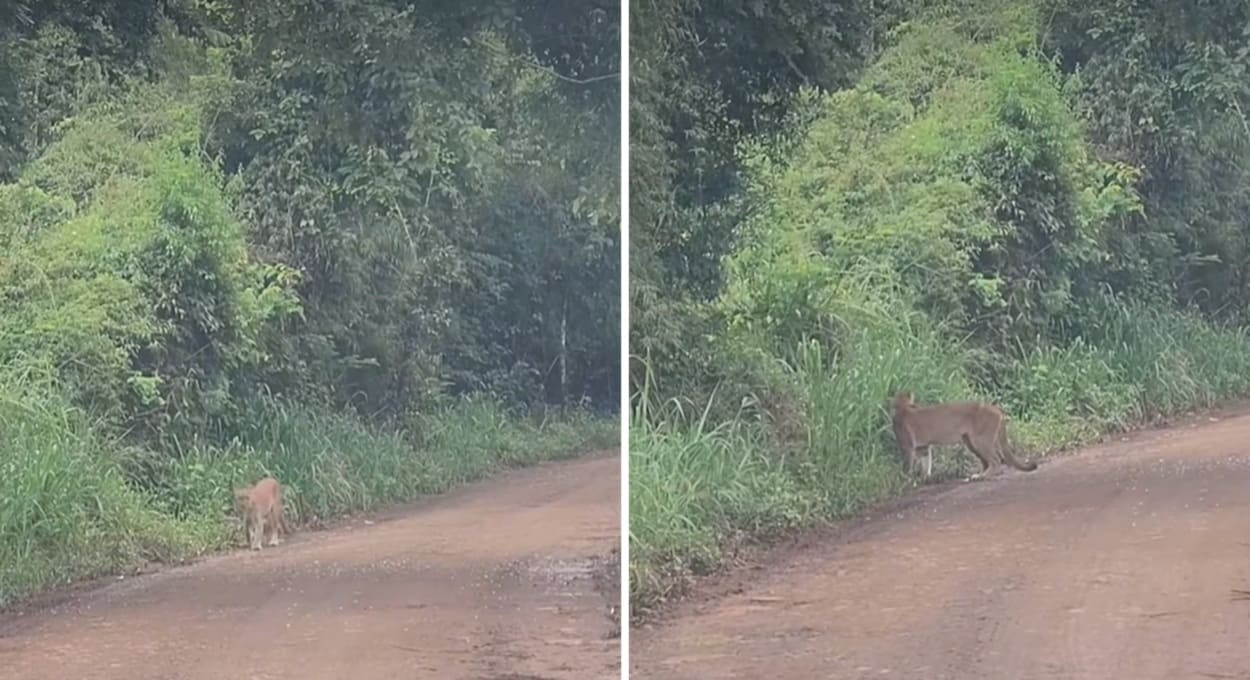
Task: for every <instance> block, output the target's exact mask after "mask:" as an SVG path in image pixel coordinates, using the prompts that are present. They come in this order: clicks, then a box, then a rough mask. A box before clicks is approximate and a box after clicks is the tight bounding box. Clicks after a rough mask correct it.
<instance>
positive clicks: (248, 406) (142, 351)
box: [0, 0, 621, 604]
mask: <svg viewBox="0 0 1250 680" xmlns="http://www.w3.org/2000/svg"><path fill="white" fill-rule="evenodd" d="M619 13H620V7H619V4H617V3H601V2H555V3H540V2H525V1H513V0H490V1H488V2H476V3H453V2H428V3H419V4H412V3H407V2H395V1H393V0H339V1H336V2H325V1H323V0H275V1H273V2H263V3H254V2H242V1H241V0H162V1H156V0H146V1H145V0H104V1H102V2H83V1H82V0H39V1H35V0H16V1H10V2H5V3H0V604H3V603H4V602H6V601H9V600H12V599H13V598H15V597H20V596H23V595H25V594H28V593H31V592H34V591H36V590H39V589H41V588H45V587H48V586H50V585H54V584H56V583H61V582H64V581H66V580H71V579H78V578H85V577H90V576H93V575H97V574H103V573H110V572H117V571H120V570H125V569H130V568H133V567H137V566H141V565H142V564H144V563H146V562H150V561H162V560H164V561H167V560H178V559H182V558H185V557H187V556H190V555H194V554H198V553H200V552H202V551H205V550H209V549H212V548H216V547H220V546H223V545H226V544H228V543H229V542H230V541H231V540H233V538H235V537H236V536H235V534H234V531H235V527H234V526H233V525H232V524H231V523H230V522H229V521H228V518H229V515H228V510H229V506H230V500H231V497H230V491H231V489H232V488H234V487H236V486H240V485H242V484H246V483H251V482H253V481H255V480H256V479H257V478H258V477H259V476H260V475H262V474H264V473H272V474H275V475H276V476H277V477H278V478H279V479H280V480H281V481H282V482H283V483H284V484H286V485H287V486H288V498H289V499H290V501H289V503H290V505H291V506H292V508H291V511H292V514H293V515H294V516H296V517H297V518H298V520H299V521H301V522H304V523H315V522H318V521H321V520H324V519H325V518H327V517H330V516H333V515H335V514H337V513H343V512H349V511H357V510H362V509H368V508H372V507H375V506H377V505H379V504H381V503H387V502H394V501H400V500H406V499H410V498H413V497H416V496H418V495H421V494H426V493H435V492H438V491H441V490H443V489H446V488H448V487H449V486H452V485H454V484H458V483H461V482H464V481H466V480H470V479H474V478H477V477H480V476H482V475H484V474H486V473H488V472H489V471H491V470H492V469H495V468H497V467H499V466H504V465H515V464H522V463H525V462H528V461H534V460H539V459H542V458H547V457H552V456H559V455H572V454H573V453H576V452H578V451H583V450H585V449H586V448H588V447H592V446H595V447H598V446H606V445H609V444H611V443H612V442H614V441H616V439H617V432H618V429H619V428H618V425H617V420H616V417H615V416H613V415H612V412H613V411H615V410H617V409H618V408H619V407H618V403H619V380H620V373H619V370H620V369H619V351H620V330H619V322H618V319H619V314H620V304H619V295H620V272H619V261H620V250H619V249H620V238H619V229H620V225H619V212H620V211H619V207H620V206H619V193H620V192H619V177H618V175H619V160H618V159H619V153H620V142H619V119H620V110H619V109H620V85H621V83H620V78H619V74H618V71H619V68H620V63H619V62H620V59H619V53H620V32H619V31H620V16H619Z"/></svg>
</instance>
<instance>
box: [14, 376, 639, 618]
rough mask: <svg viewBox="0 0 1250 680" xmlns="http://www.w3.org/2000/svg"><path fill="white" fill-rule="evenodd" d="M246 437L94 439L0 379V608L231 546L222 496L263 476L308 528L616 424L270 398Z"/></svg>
mask: <svg viewBox="0 0 1250 680" xmlns="http://www.w3.org/2000/svg"><path fill="white" fill-rule="evenodd" d="M252 413H253V416H252V421H251V422H250V423H249V425H248V431H247V432H246V436H244V437H241V438H240V439H241V441H236V442H234V443H232V444H230V445H228V446H213V445H208V444H204V443H191V444H187V445H186V446H183V447H181V450H179V451H176V452H174V453H158V452H153V451H150V450H144V449H140V448H136V447H133V446H127V445H125V444H123V443H121V442H119V441H118V440H116V439H112V438H109V437H106V436H105V435H103V434H102V432H104V431H105V429H104V428H103V427H101V426H100V424H99V423H95V422H92V420H91V419H90V418H88V417H87V416H86V415H85V414H83V413H82V412H81V411H80V410H78V409H76V408H74V407H73V406H71V405H70V404H69V403H68V402H67V401H66V400H63V399H60V398H58V397H56V396H55V392H54V391H49V390H47V389H37V388H33V387H32V386H30V385H22V384H20V382H17V381H9V382H7V383H4V384H0V606H4V605H7V604H10V603H12V602H14V601H15V600H18V599H21V598H24V597H27V596H30V595H33V594H35V593H38V592H40V591H43V590H47V589H50V588H54V587H57V586H61V585H65V584H68V583H72V582H75V581H80V580H84V579H90V578H94V577H99V576H104V575H109V574H120V573H126V572H129V571H132V570H135V569H137V568H141V567H143V566H144V565H146V564H150V563H153V562H156V563H176V562H179V561H184V560H187V559H190V558H193V557H195V556H197V555H201V554H203V553H205V552H207V551H211V550H219V549H223V548H225V547H228V546H230V545H232V544H233V543H234V542H235V541H237V539H238V535H239V534H238V527H237V524H236V522H235V521H234V518H233V517H232V516H231V512H230V503H231V491H232V489H234V488H235V487H237V486H241V485H244V484H248V483H251V482H253V481H255V480H256V479H258V478H259V477H261V476H263V475H265V474H273V475H275V476H276V477H277V478H278V479H279V480H281V481H282V482H283V484H284V485H286V486H288V487H289V492H288V497H289V499H290V500H289V505H290V507H291V514H292V516H293V518H294V519H296V520H297V521H299V522H301V523H304V524H313V525H315V524H318V523H321V522H324V521H327V520H329V519H331V518H333V517H335V516H340V515H343V514H347V513H353V512H362V511H369V510H375V509H378V508H380V507H383V506H385V505H387V504H393V503H398V502H403V501H409V500H414V499H417V498H419V497H422V496H427V495H431V494H437V493H441V492H444V491H446V490H448V489H451V488H453V487H455V486H458V485H461V484H465V483H468V482H471V481H474V480H477V479H481V478H483V477H486V476H488V475H490V474H491V473H493V472H496V471H499V470H501V469H506V468H511V467H518V466H524V465H531V464H534V463H538V462H541V461H546V460H554V459H562V458H571V457H574V456H576V455H578V454H579V453H583V452H587V451H591V450H596V449H604V448H610V447H613V446H619V426H618V422H619V421H618V420H616V419H615V418H604V417H600V416H594V415H590V414H587V413H585V412H581V411H574V410H568V411H560V412H552V413H549V414H548V415H547V416H546V417H542V416H528V415H517V414H510V413H508V412H506V411H505V409H504V408H502V407H501V406H500V405H499V404H498V403H496V402H494V401H491V400H488V399H471V400H464V401H460V402H457V403H454V404H451V405H449V406H447V407H445V408H443V409H441V410H439V411H437V412H435V413H429V414H424V415H421V416H419V417H414V418H412V419H411V421H410V422H409V423H407V424H406V427H405V428H403V431H402V432H400V433H395V432H386V431H382V430H380V429H378V428H373V427H370V426H367V425H365V424H363V423H361V422H360V421H359V420H356V419H354V418H351V417H348V416H345V415H342V414H334V413H322V412H316V411H313V410H310V409H307V408H303V407H296V406H291V405H287V404H281V403H278V402H268V403H264V404H257V405H256V408H254V409H253V411H252Z"/></svg>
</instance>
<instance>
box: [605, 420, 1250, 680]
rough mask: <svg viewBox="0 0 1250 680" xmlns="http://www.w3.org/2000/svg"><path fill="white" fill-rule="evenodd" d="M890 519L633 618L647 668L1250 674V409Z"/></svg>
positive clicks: (940, 492)
mask: <svg viewBox="0 0 1250 680" xmlns="http://www.w3.org/2000/svg"><path fill="white" fill-rule="evenodd" d="M1243 413H1244V411H1243ZM943 453H944V454H945V455H950V454H949V453H946V452H945V451H944V452H943ZM880 515H881V516H879V517H873V518H869V519H866V520H863V521H858V522H855V523H852V524H851V525H849V526H846V527H843V528H841V529H838V530H834V531H830V532H828V533H827V534H826V535H824V536H817V537H814V538H809V539H806V540H805V541H804V542H803V543H804V544H803V545H797V546H790V547H787V548H785V549H782V550H780V551H777V554H774V555H773V556H771V557H768V558H764V559H766V563H765V564H761V565H759V566H758V568H756V569H754V570H747V571H745V572H742V573H737V574H734V575H731V576H730V577H728V578H726V579H722V580H721V582H720V583H717V584H715V585H716V587H717V588H719V589H721V590H722V594H721V595H719V596H715V597H713V596H711V595H708V594H707V593H704V594H703V596H702V597H696V598H694V599H692V601H690V602H688V603H686V604H685V605H683V606H679V607H678V609H677V610H676V611H674V612H672V616H671V617H669V618H668V619H666V620H662V621H661V622H659V623H658V624H657V625H656V626H654V627H651V628H646V629H641V628H635V629H634V630H633V632H632V633H631V636H632V641H631V642H632V647H631V659H630V663H631V666H632V669H633V672H632V673H631V677H632V678H635V679H636V680H675V679H678V678H682V679H685V678H689V679H695V678H698V679H699V680H714V679H717V678H744V679H745V678H770V679H774V680H780V679H786V678H800V679H804V680H806V679H809V678H877V679H880V678H893V679H904V678H905V679H909V680H910V679H915V680H978V679H985V680H989V679H993V680H1035V679H1043V678H1056V679H1058V678H1062V679H1064V680H1086V679H1088V680H1108V679H1111V678H1126V679H1127V678H1133V679H1135V680H1136V679H1141V680H1147V679H1158V680H1164V679H1166V680H1182V679H1188V678H1194V679H1201V680H1210V679H1212V678H1219V679H1226V678H1250V601H1246V600H1241V599H1238V595H1237V594H1236V593H1235V592H1234V591H1235V590H1238V589H1240V590H1250V416H1245V415H1241V416H1236V417H1229V418H1226V419H1220V420H1219V421H1218V422H1209V421H1208V419H1207V418H1202V419H1199V420H1198V421H1197V422H1196V423H1195V422H1192V421H1191V422H1189V423H1186V424H1185V425H1183V426H1181V427H1177V428H1174V429H1171V430H1165V431H1154V432H1144V433H1140V434H1138V435H1135V436H1133V437H1131V438H1130V441H1128V442H1117V443H1115V444H1112V445H1107V446H1101V447H1097V448H1093V449H1089V450H1087V451H1084V452H1081V453H1080V454H1078V455H1075V456H1072V457H1064V458H1058V459H1054V460H1052V461H1049V462H1047V463H1045V464H1043V465H1042V466H1041V468H1040V469H1039V470H1037V471H1036V472H1033V473H1020V472H1011V473H1008V474H1006V475H1004V476H1002V477H1000V478H996V479H991V480H989V481H985V482H974V483H968V484H962V483H955V484H952V485H946V486H944V487H943V488H940V489H933V490H926V491H922V492H920V493H918V494H915V495H913V496H912V497H911V498H909V499H906V500H903V501H901V502H899V503H896V504H894V506H893V507H891V508H888V511H887V512H882V513H880Z"/></svg>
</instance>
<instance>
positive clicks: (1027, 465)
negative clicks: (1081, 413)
mask: <svg viewBox="0 0 1250 680" xmlns="http://www.w3.org/2000/svg"><path fill="white" fill-rule="evenodd" d="M893 411H894V412H893V414H892V420H893V425H894V436H895V438H897V439H898V445H899V448H900V449H902V451H903V455H904V456H905V458H906V461H907V469H908V470H909V471H914V470H915V467H916V454H917V452H919V453H920V454H921V455H924V456H925V457H926V464H925V476H926V477H928V476H930V475H932V474H933V450H932V448H930V447H932V446H946V445H957V444H962V445H963V446H964V447H966V448H967V449H968V450H969V451H971V452H972V453H973V454H975V455H976V457H977V458H979V459H980V460H981V466H982V467H981V472H979V473H977V474H975V475H973V476H972V478H977V477H985V476H987V475H989V474H991V473H993V472H997V470H998V464H999V463H1000V462H1004V461H1005V462H1006V463H1008V464H1010V465H1011V466H1012V467H1014V468H1016V469H1017V470H1024V471H1026V472H1027V471H1030V470H1036V469H1037V463H1036V462H1034V461H1028V462H1023V463H1022V462H1020V461H1019V460H1018V459H1017V458H1016V457H1015V455H1014V454H1013V452H1012V450H1011V446H1010V445H1009V444H1008V443H1007V414H1005V413H1003V411H1002V409H1000V408H998V407H997V406H995V405H993V404H991V403H988V402H984V401H956V402H949V403H945V404H928V405H924V406H918V405H917V404H916V403H915V400H914V397H913V395H912V393H911V392H899V393H898V394H895V395H894V399H893Z"/></svg>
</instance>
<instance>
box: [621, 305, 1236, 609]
mask: <svg viewBox="0 0 1250 680" xmlns="http://www.w3.org/2000/svg"><path fill="white" fill-rule="evenodd" d="M1089 313H1090V318H1091V320H1092V321H1093V322H1094V323H1090V324H1088V325H1087V326H1086V327H1087V328H1095V329H1098V330H1097V334H1096V335H1094V336H1092V337H1086V338H1079V339H1076V340H1073V341H1071V342H1069V343H1068V344H1067V345H1066V346H1062V347H1060V346H1046V347H1039V348H1035V349H1031V350H1028V351H1025V352H1022V353H1021V355H1020V356H1019V357H1016V358H1013V359H1011V360H1010V361H1009V364H1008V365H1007V367H1006V369H1005V370H1004V373H1003V376H1002V378H1001V383H1000V384H1002V385H1004V386H1005V388H1003V389H1001V390H999V392H998V393H993V391H992V390H989V389H984V390H981V391H980V394H981V396H982V397H984V398H989V399H993V400H995V401H997V402H999V403H1001V404H1002V405H1003V406H1004V408H1005V409H1006V410H1007V412H1008V413H1009V415H1010V416H1011V418H1012V440H1013V442H1014V443H1015V445H1016V446H1017V447H1018V448H1020V449H1021V450H1022V451H1024V452H1026V453H1027V454H1028V455H1031V456H1036V455H1039V454H1044V453H1046V452H1053V451H1057V450H1061V449H1069V448H1073V447H1076V446H1079V445H1081V444H1085V443H1089V442H1091V441H1093V440H1096V439H1097V438H1099V437H1101V436H1102V435H1104V434H1106V433H1107V432H1112V431H1123V430H1126V429H1129V428H1131V427H1135V426H1139V425H1142V424H1145V423H1147V422H1149V421H1150V420H1152V419H1153V418H1155V417H1158V416H1169V415H1175V414H1178V413H1181V412H1185V411H1191V410H1194V409H1199V408H1204V407H1210V406H1212V405H1214V404H1216V403H1218V402H1220V401H1223V400H1229V399H1233V398H1236V397H1242V396H1246V395H1250V334H1248V333H1247V331H1246V330H1245V329H1240V328H1235V327H1227V326H1219V325H1215V324H1212V323H1210V322H1208V321H1205V320H1203V319H1201V318H1200V317H1198V316H1197V315H1195V314H1186V313H1178V312H1168V311H1157V310H1152V309H1150V308H1147V307H1144V306H1141V305H1128V304H1118V303H1107V304H1105V305H1101V306H1096V307H1095V308H1093V309H1091V310H1090V312H1089ZM864 328H865V329H864V330H861V331H859V332H857V333H855V334H853V335H851V336H849V337H848V339H847V341H846V343H845V344H844V345H843V347H842V349H841V351H840V352H837V353H833V352H830V351H828V350H827V349H825V348H822V347H821V346H820V345H819V344H816V343H813V342H807V343H803V344H801V345H800V346H799V347H798V348H797V351H795V352H794V353H793V356H792V357H790V358H789V359H787V360H786V361H785V362H784V364H785V366H786V370H787V376H788V377H787V380H788V381H789V382H790V384H791V385H793V386H795V390H794V394H796V395H797V398H796V400H795V402H794V403H791V404H789V405H788V406H787V408H789V409H791V410H794V411H797V412H798V419H799V421H800V423H801V427H800V428H799V429H800V430H801V432H802V433H803V434H802V436H801V437H800V440H799V441H798V442H797V443H792V444H787V443H785V442H780V441H778V438H777V437H776V435H775V432H773V431H770V427H769V426H768V423H770V422H773V421H775V420H776V419H775V418H774V417H773V416H775V414H766V416H765V417H759V416H758V415H756V414H751V413H748V412H745V411H744V412H743V413H741V414H740V415H739V416H738V417H735V418H731V419H729V420H725V421H723V422H716V423H713V422H709V420H708V419H707V418H706V417H705V416H706V414H707V413H709V412H710V411H711V410H712V409H711V408H710V405H709V404H704V405H703V408H701V409H692V408H690V407H689V405H684V407H683V405H682V404H681V402H679V401H677V400H669V401H668V402H667V403H662V402H659V401H658V400H657V399H656V398H655V397H654V394H655V391H654V388H653V384H652V381H653V376H651V375H650V373H649V369H644V373H645V376H644V388H643V389H642V390H641V392H640V393H638V394H635V395H634V400H633V414H632V415H633V417H632V419H631V434H630V441H631V450H630V486H631V488H630V565H629V573H630V598H631V606H632V609H633V613H634V615H635V618H637V619H641V618H646V617H647V616H648V615H649V614H650V613H651V612H653V611H654V610H655V609H656V608H658V607H661V606H663V604H664V603H665V602H668V601H671V600H673V599H675V598H678V597H680V596H681V595H682V593H683V592H684V591H685V590H686V589H687V588H688V587H689V586H690V584H691V583H692V582H694V581H695V580H697V578H698V577H700V576H702V575H706V574H709V573H711V572H714V571H715V570H717V569H720V568H722V567H724V566H726V563H727V555H728V554H730V553H731V552H732V550H733V548H734V547H735V546H738V545H741V544H742V543H743V542H758V541H766V540H768V539H770V538H775V537H777V536H779V535H784V534H786V533H787V532H792V531H795V530H799V529H802V528H806V527H812V526H815V525H817V524H819V523H821V522H826V521H830V520H834V519H838V518H845V517H848V516H851V515H853V514H855V513H856V512H859V511H861V510H862V509H864V508H865V507H866V506H867V505H869V504H871V503H873V502H876V501H879V500H882V499H884V498H886V497H888V496H891V495H896V494H898V493H901V492H903V491H904V490H905V489H906V488H907V487H908V486H909V481H908V479H907V477H906V475H904V474H903V472H902V467H901V465H900V458H899V456H898V455H897V453H896V449H895V443H894V438H893V435H892V433H890V431H889V424H888V423H889V419H888V411H887V405H886V400H887V398H888V396H889V395H890V394H892V393H893V392H894V391H896V390H898V389H910V390H912V391H914V392H916V394H917V396H918V398H919V399H920V400H922V401H928V402H933V401H946V400H950V399H957V398H965V397H969V396H972V395H974V394H976V393H977V390H975V388H974V387H973V386H974V385H975V384H976V382H975V380H974V377H973V376H974V375H976V374H978V372H979V369H980V368H981V367H980V366H979V365H977V359H976V355H975V354H973V353H971V352H968V351H966V350H964V349H961V348H960V347H958V345H956V344H953V343H950V342H949V341H948V342H942V341H941V339H940V333H938V332H936V331H934V332H928V331H925V330H924V329H923V327H919V326H902V325H892V324H888V323H883V324H879V325H875V326H873V325H866V326H865V327H864ZM790 415H791V417H793V414H790ZM935 458H936V460H935V474H937V473H938V472H939V471H941V472H942V473H943V474H942V476H949V475H951V474H959V473H966V472H968V471H971V470H973V469H975V468H976V464H975V462H974V461H973V460H972V459H971V456H959V457H957V456H956V455H953V450H950V449H942V450H940V451H938V452H937V454H936V455H935Z"/></svg>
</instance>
